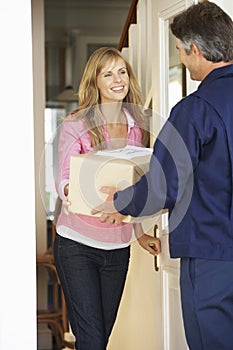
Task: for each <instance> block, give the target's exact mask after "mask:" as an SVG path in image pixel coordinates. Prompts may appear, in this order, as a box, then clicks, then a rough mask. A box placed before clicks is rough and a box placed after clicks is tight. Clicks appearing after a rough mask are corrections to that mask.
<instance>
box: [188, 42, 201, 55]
mask: <svg viewBox="0 0 233 350" xmlns="http://www.w3.org/2000/svg"><path fill="white" fill-rule="evenodd" d="M190 48H191V52H192V53H193V54H195V55H202V52H201V50H200V49H199V48H198V46H197V45H196V44H193V43H192V44H191V45H190Z"/></svg>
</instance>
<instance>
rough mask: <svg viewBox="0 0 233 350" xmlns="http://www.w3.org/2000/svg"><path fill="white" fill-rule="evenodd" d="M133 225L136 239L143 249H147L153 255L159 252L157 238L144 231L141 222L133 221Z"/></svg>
mask: <svg viewBox="0 0 233 350" xmlns="http://www.w3.org/2000/svg"><path fill="white" fill-rule="evenodd" d="M133 226H134V233H135V236H136V238H137V241H138V243H139V244H140V246H141V247H142V248H143V249H145V250H147V251H148V252H149V253H150V254H152V255H153V256H156V255H158V254H159V253H161V243H160V239H159V238H157V237H153V236H151V235H148V234H146V233H144V231H143V228H142V224H141V223H135V224H134V225H133Z"/></svg>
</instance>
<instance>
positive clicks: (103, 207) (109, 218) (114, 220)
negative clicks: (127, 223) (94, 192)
mask: <svg viewBox="0 0 233 350" xmlns="http://www.w3.org/2000/svg"><path fill="white" fill-rule="evenodd" d="M100 191H101V192H102V193H106V194H107V198H106V201H105V202H103V203H102V204H100V205H98V207H96V208H95V209H92V211H91V213H92V214H93V215H94V214H97V213H99V212H101V213H102V215H101V216H100V221H101V222H107V223H109V224H115V225H120V224H121V223H122V221H123V220H124V219H125V218H126V216H124V215H122V214H120V213H118V212H117V211H116V209H115V207H114V204H113V196H114V193H115V192H116V191H117V189H116V188H115V187H110V186H104V187H102V188H101V189H100Z"/></svg>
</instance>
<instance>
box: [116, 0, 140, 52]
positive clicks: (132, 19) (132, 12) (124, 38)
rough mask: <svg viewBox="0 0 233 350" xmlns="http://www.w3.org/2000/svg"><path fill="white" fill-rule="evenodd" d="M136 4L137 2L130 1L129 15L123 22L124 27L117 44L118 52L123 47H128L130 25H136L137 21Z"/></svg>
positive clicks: (136, 0)
mask: <svg viewBox="0 0 233 350" xmlns="http://www.w3.org/2000/svg"><path fill="white" fill-rule="evenodd" d="M137 3H138V0H132V3H131V5H130V9H129V13H128V16H127V18H126V21H125V25H124V28H123V31H122V34H121V37H120V41H119V44H118V50H119V51H121V50H122V49H123V47H127V46H128V31H129V27H130V24H131V23H136V20H137Z"/></svg>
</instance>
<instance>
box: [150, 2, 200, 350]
mask: <svg viewBox="0 0 233 350" xmlns="http://www.w3.org/2000/svg"><path fill="white" fill-rule="evenodd" d="M194 2H195V1H194V0H186V1H185V0H163V1H153V2H152V3H153V10H152V11H153V14H154V18H153V36H152V37H153V43H152V47H153V49H152V51H153V52H152V57H153V60H154V62H156V64H154V65H153V72H152V108H153V118H152V124H151V131H152V134H153V135H154V138H155V137H156V136H157V134H158V132H159V130H160V129H161V127H162V125H163V123H164V122H165V120H166V119H167V117H168V115H169V111H170V109H171V107H172V106H173V105H174V104H175V103H176V102H178V101H179V100H180V99H181V98H182V96H184V95H185V94H188V93H190V92H191V90H193V89H194V88H196V86H195V83H193V82H191V81H190V80H189V74H188V73H187V74H186V71H185V68H183V67H182V66H181V65H180V62H179V56H178V51H177V50H176V47H175V38H174V37H173V35H172V34H170V30H169V24H170V22H171V20H172V18H173V17H174V16H175V15H176V14H178V13H179V12H181V11H183V10H184V9H185V8H187V7H189V6H190V5H191V4H192V3H194ZM153 142H154V140H152V143H153ZM157 234H158V236H159V237H160V239H161V243H162V254H161V255H160V256H159V258H158V259H157V264H158V271H157V272H155V274H156V298H157V299H158V301H159V302H158V303H157V310H156V311H155V312H156V318H157V320H156V324H157V326H156V330H155V332H156V346H155V349H158V350H187V349H188V346H187V344H186V340H185V335H184V328H183V320H182V313H181V303H180V288H179V263H180V262H179V259H170V257H169V248H168V235H169V233H168V220H167V214H166V213H165V212H163V213H161V217H160V220H159V223H158V230H157Z"/></svg>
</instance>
